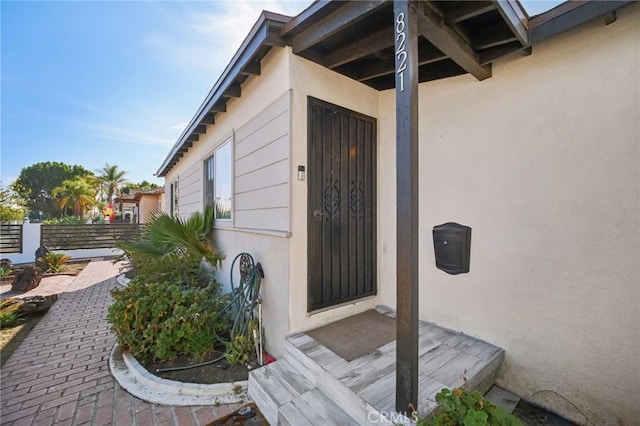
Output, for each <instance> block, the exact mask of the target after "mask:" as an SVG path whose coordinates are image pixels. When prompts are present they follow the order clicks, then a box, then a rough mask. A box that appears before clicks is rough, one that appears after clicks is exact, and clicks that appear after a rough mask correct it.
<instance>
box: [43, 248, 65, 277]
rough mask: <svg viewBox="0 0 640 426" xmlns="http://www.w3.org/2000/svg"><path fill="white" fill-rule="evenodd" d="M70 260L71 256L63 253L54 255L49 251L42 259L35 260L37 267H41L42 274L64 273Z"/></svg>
mask: <svg viewBox="0 0 640 426" xmlns="http://www.w3.org/2000/svg"><path fill="white" fill-rule="evenodd" d="M69 259H71V256H67V255H66V254H64V253H54V252H52V251H50V252H49V253H47V254H45V255H44V256H43V257H39V258H38V259H37V263H38V265H41V268H42V270H43V271H44V272H53V273H56V274H57V273H59V272H64V270H65V268H66V266H65V263H67V262H68V261H69Z"/></svg>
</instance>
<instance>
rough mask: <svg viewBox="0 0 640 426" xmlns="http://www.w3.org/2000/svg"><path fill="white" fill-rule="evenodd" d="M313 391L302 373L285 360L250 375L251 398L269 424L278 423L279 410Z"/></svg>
mask: <svg viewBox="0 0 640 426" xmlns="http://www.w3.org/2000/svg"><path fill="white" fill-rule="evenodd" d="M311 389H313V384H311V382H309V381H308V380H307V379H306V378H305V377H304V376H303V375H302V374H300V372H298V371H297V370H296V369H295V368H293V367H292V366H291V364H289V363H288V362H287V361H286V360H285V359H281V360H278V361H276V362H274V363H272V364H269V365H266V366H264V367H261V368H257V369H255V370H253V371H251V372H250V373H249V398H250V399H251V400H252V401H254V402H255V403H256V405H257V406H258V408H259V409H260V412H262V414H263V415H264V417H265V419H267V421H268V422H269V424H272V425H275V424H276V423H277V421H278V409H279V408H280V407H281V406H282V405H284V404H286V403H288V402H290V401H291V400H293V399H295V398H298V397H299V396H300V395H302V394H304V393H306V392H308V391H309V390H311Z"/></svg>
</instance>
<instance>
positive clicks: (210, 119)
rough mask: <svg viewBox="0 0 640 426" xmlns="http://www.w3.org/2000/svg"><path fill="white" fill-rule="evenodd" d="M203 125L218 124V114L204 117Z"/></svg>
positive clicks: (209, 114) (211, 113)
mask: <svg viewBox="0 0 640 426" xmlns="http://www.w3.org/2000/svg"><path fill="white" fill-rule="evenodd" d="M200 123H202V124H216V114H215V113H213V112H209V113H208V114H207V115H205V116H204V117H202V120H201V121H200Z"/></svg>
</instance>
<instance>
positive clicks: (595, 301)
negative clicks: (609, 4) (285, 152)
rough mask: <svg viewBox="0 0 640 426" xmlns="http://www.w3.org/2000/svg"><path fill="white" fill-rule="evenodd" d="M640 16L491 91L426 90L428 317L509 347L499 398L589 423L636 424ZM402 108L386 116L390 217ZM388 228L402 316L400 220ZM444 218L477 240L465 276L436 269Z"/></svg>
mask: <svg viewBox="0 0 640 426" xmlns="http://www.w3.org/2000/svg"><path fill="white" fill-rule="evenodd" d="M639 6H640V5H638V4H637V3H636V4H634V5H632V6H630V7H626V8H624V9H622V10H620V11H619V12H618V20H617V22H615V23H613V24H611V25H608V26H605V25H604V23H603V22H602V21H597V22H593V23H590V24H587V25H585V26H582V27H580V28H578V29H576V30H573V31H571V32H569V33H566V34H562V35H560V36H557V37H555V38H553V39H551V40H549V41H547V42H545V43H542V44H540V45H536V46H535V47H534V49H533V54H532V55H531V56H528V57H519V56H517V55H516V56H515V57H513V58H510V59H507V60H504V61H501V62H498V63H497V64H495V65H494V68H493V77H492V78H490V79H487V80H485V81H482V82H478V81H476V80H475V79H474V78H472V77H471V76H468V75H466V76H460V77H456V78H450V79H446V80H441V81H436V82H431V83H426V84H422V85H421V86H420V112H419V114H420V136H419V137H420V154H419V155H420V172H419V174H420V231H419V238H420V250H421V252H420V316H421V318H422V319H424V320H429V321H434V322H436V323H438V324H439V325H442V326H445V327H449V328H452V329H455V330H459V331H463V332H465V333H468V334H470V335H473V336H477V337H480V338H482V339H485V340H487V341H490V342H492V343H494V344H497V345H499V346H501V347H503V348H504V349H505V350H506V358H505V362H504V365H503V368H502V369H501V371H500V374H499V378H498V383H499V384H500V385H502V386H504V387H505V388H507V389H509V390H511V391H513V392H515V393H516V394H518V395H520V396H522V397H524V398H526V399H528V400H530V401H533V402H536V403H538V404H541V405H544V406H547V407H550V408H552V409H554V410H556V411H558V412H560V413H562V414H564V415H567V416H569V417H570V418H572V419H574V421H576V422H579V423H583V424H584V423H589V424H597V425H609V424H624V425H633V424H638V423H637V422H638V419H640V244H639V235H640V226H639V216H638V214H639V212H640V199H639V198H640V197H639V195H640V194H639V182H640V170H639V165H640V155H639V154H640V152H639V147H640V88H639V85H640V73H639V70H640V58H639V52H640V49H639V48H638V46H639V44H638V42H639V40H640V30H639V29H640V25H638V24H639V22H640V19H639V12H640V10H639V9H640V8H639ZM394 96H395V94H394V92H393V91H386V92H382V93H381V95H380V102H379V106H380V112H379V114H378V115H379V116H380V117H389V118H391V119H384V120H382V121H380V122H379V129H380V138H379V143H380V155H379V157H378V158H379V166H378V170H380V173H381V176H380V179H379V182H380V186H381V190H380V192H379V198H380V204H381V205H388V206H391V205H395V193H396V191H395V170H396V166H395V113H394V111H395V109H394V108H395V98H394ZM379 220H380V222H381V226H380V233H379V238H380V241H379V244H380V246H379V251H380V253H381V260H380V265H381V271H380V275H379V276H380V281H381V283H383V285H382V286H381V302H382V303H383V304H386V305H390V306H395V285H393V283H394V282H395V212H394V211H393V209H381V210H380V211H379ZM448 221H456V222H459V223H462V224H465V225H469V226H471V227H472V228H473V231H472V249H471V271H470V273H469V274H464V275H458V276H450V275H447V274H445V273H444V272H442V271H439V270H437V269H436V268H435V262H434V253H433V240H432V236H431V230H432V227H433V226H434V225H438V224H441V223H444V222H448ZM461 373H462V372H461ZM574 406H575V407H577V409H576V408H575V407H574ZM587 418H588V420H587Z"/></svg>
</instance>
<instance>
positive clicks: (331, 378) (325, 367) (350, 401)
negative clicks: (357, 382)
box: [284, 334, 392, 425]
mask: <svg viewBox="0 0 640 426" xmlns="http://www.w3.org/2000/svg"><path fill="white" fill-rule="evenodd" d="M284 357H285V359H287V361H288V362H289V363H291V364H292V365H294V366H295V367H296V368H297V369H298V370H299V371H301V372H302V373H303V374H305V375H307V376H311V377H310V378H311V380H310V381H312V382H313V383H315V386H316V387H317V388H318V389H319V390H320V391H321V392H322V393H323V394H325V395H328V396H329V397H330V399H331V400H332V401H333V402H334V404H335V405H337V406H338V407H339V408H340V409H341V410H342V411H344V412H345V413H346V414H347V415H348V416H349V417H350V418H352V419H354V420H355V421H356V422H357V424H359V425H366V424H378V425H380V424H382V425H384V424H392V423H391V422H388V421H387V419H386V417H385V416H384V415H383V414H382V413H380V411H379V410H377V409H376V408H375V407H373V406H372V405H371V404H369V403H368V402H367V401H365V400H363V399H362V398H360V397H359V396H358V395H357V394H356V393H355V392H354V391H352V390H351V389H350V388H349V386H347V384H345V383H343V382H342V381H341V380H340V379H339V378H338V377H336V376H335V375H334V371H333V366H337V365H338V364H342V363H343V362H344V360H343V359H342V358H341V357H339V356H338V355H336V354H335V353H334V352H332V351H331V350H329V349H328V348H326V347H325V346H323V345H320V344H318V343H317V342H316V341H315V340H314V339H312V338H311V337H309V336H307V335H306V334H298V335H294V336H291V337H289V338H287V339H286V341H285V344H284ZM354 362H355V361H354ZM368 419H375V421H373V422H372V421H371V420H368Z"/></svg>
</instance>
